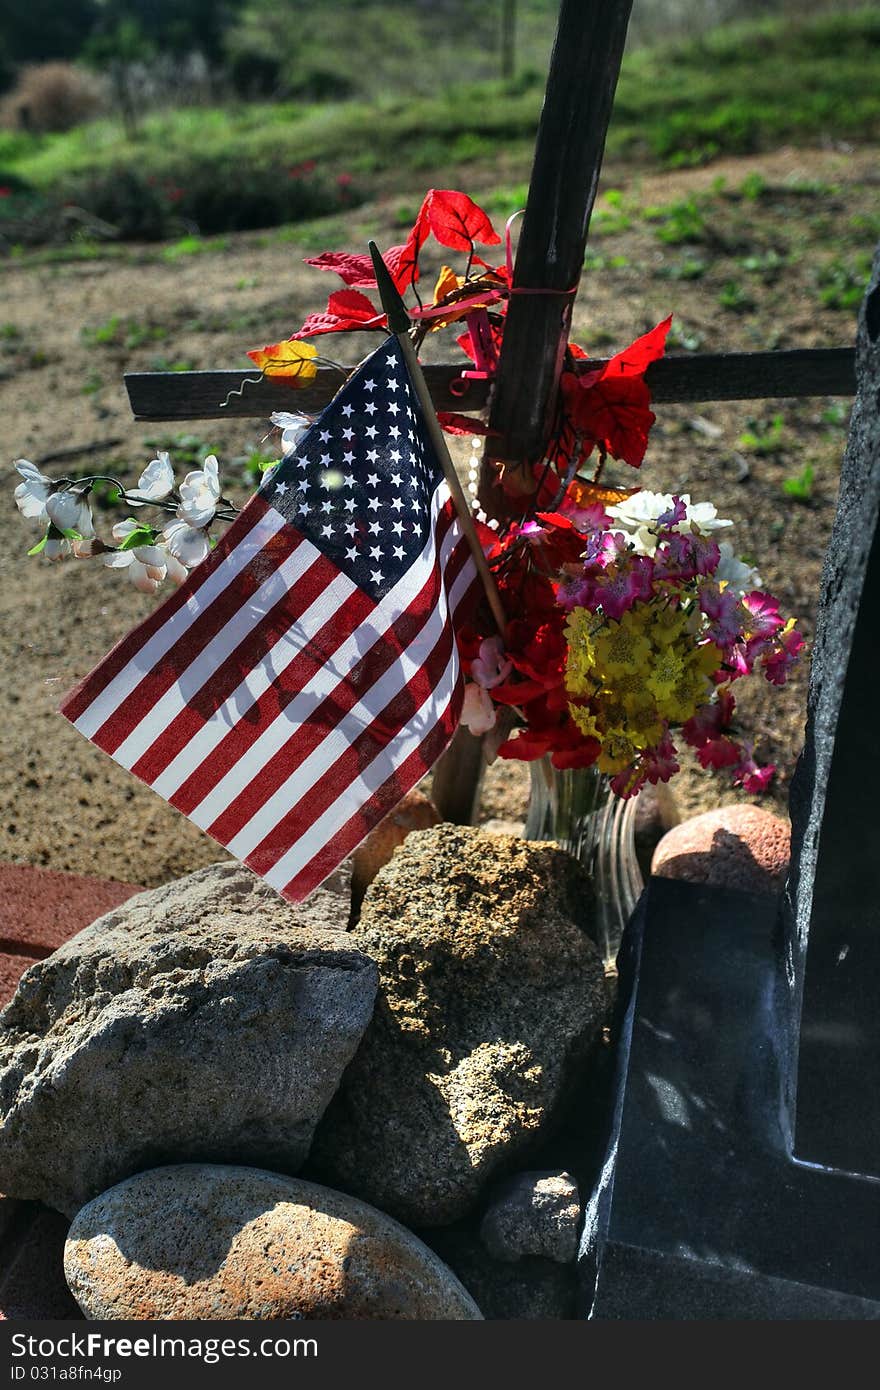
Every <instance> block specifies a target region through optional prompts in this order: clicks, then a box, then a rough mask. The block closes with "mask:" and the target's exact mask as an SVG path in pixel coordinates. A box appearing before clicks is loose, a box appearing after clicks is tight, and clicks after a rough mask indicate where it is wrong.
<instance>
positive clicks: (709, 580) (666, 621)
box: [16, 189, 804, 798]
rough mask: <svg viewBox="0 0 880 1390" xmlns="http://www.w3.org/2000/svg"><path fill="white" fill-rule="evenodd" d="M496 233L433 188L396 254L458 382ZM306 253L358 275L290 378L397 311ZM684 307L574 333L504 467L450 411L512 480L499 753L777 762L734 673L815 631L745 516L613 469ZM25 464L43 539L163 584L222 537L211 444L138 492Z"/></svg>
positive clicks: (480, 372) (497, 282) (485, 620)
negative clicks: (428, 288)
mask: <svg viewBox="0 0 880 1390" xmlns="http://www.w3.org/2000/svg"><path fill="white" fill-rule="evenodd" d="M429 238H433V239H434V241H436V242H437V243H439V245H440V246H442V247H444V248H446V249H448V250H451V251H454V252H456V253H459V254H463V255H464V256H465V257H466V263H465V266H464V270H463V273H457V272H456V271H454V270H453V269H452V268H450V267H449V266H447V265H443V266H442V268H441V270H440V273H439V276H438V278H437V280H436V283H435V286H434V290H433V293H432V295H431V299H430V303H426V302H425V300H426V298H427V296H424V295H423V294H422V293H421V290H420V274H421V272H420V264H419V261H420V253H421V251H422V248H423V247H424V245H425V244H426V242H427V241H428V240H429ZM501 240H502V238H501V237H500V236H499V235H498V233H497V232H496V231H495V229H494V227H493V225H492V222H491V219H490V218H489V217H488V215H487V214H486V212H485V211H484V210H483V209H482V208H480V207H479V206H478V205H477V204H476V203H474V202H473V200H472V199H471V198H469V197H468V195H467V194H465V193H461V192H456V191H453V190H437V189H432V190H430V191H429V193H428V194H427V195H426V197H425V199H424V201H423V203H422V206H421V208H420V210H419V214H418V216H417V218H416V221H415V224H414V226H413V228H412V230H411V231H410V233H409V235H408V237H407V239H406V241H405V242H404V243H402V244H401V245H398V246H395V247H392V248H391V249H390V250H389V251H387V252H386V253H385V255H384V257H383V259H384V261H385V264H386V266H387V267H388V269H389V271H390V273H391V276H392V279H393V281H394V284H395V286H396V288H397V290H398V292H399V293H400V294H401V295H404V296H408V297H409V300H410V301H411V302H410V304H409V306H408V311H409V315H410V320H411V324H412V328H411V335H412V337H413V339H414V341H415V343H416V345H417V346H418V345H419V344H421V343H422V342H423V341H424V339H425V337H426V336H427V335H428V334H429V333H434V332H437V331H440V330H442V329H445V328H448V327H449V326H451V325H455V326H456V327H460V328H461V329H462V330H463V331H461V332H460V333H459V335H458V336H457V338H456V341H457V343H458V346H459V347H460V348H461V349H462V350H463V352H464V354H465V356H466V358H467V359H468V362H467V365H466V366H464V367H463V369H462V373H461V390H462V393H463V398H464V393H466V390H467V386H468V383H469V381H471V380H473V379H481V380H484V381H488V382H490V383H491V381H492V378H493V377H494V374H495V372H496V369H497V365H498V360H499V354H500V351H501V347H502V343H503V337H504V325H505V316H506V312H507V307H508V304H509V302H510V297H511V295H512V294H515V293H516V292H517V291H516V288H515V287H514V285H513V257H512V252H511V245H510V224H508V228H507V235H506V257H505V259H504V261H503V263H502V264H500V265H492V264H491V263H489V262H487V261H486V260H484V259H483V258H482V257H481V256H480V255H478V253H477V246H478V245H479V246H484V247H491V246H497V245H499V244H501ZM308 263H309V264H311V265H314V266H316V267H317V268H318V269H320V270H323V271H328V272H332V273H334V274H336V275H338V276H339V277H340V279H341V280H342V282H343V288H342V289H337V290H336V291H335V292H334V293H332V294H331V295H330V298H329V301H328V305H327V308H326V310H325V311H324V312H322V313H318V314H312V315H310V316H309V317H308V318H307V319H306V321H305V322H304V323H303V325H302V327H301V328H300V329H299V330H298V332H297V333H295V334H294V335H293V336H292V337H291V338H290V339H288V340H285V341H284V342H281V343H276V344H272V345H270V346H267V347H264V348H261V349H254V350H253V351H251V352H250V353H249V354H248V355H249V356H250V357H251V359H252V360H253V361H254V362H255V363H256V365H257V366H258V367H259V368H260V369H261V371H262V372H263V373H264V374H265V375H269V376H273V377H277V378H280V379H284V380H287V381H288V382H289V383H290V384H291V385H292V386H297V385H303V384H305V383H307V382H309V381H311V380H312V379H313V378H314V376H315V374H316V372H317V368H318V365H319V364H320V362H321V360H322V359H321V358H320V357H319V355H318V351H317V348H316V347H315V344H314V342H313V339H315V338H317V337H320V336H322V335H327V334H331V333H335V332H341V331H349V330H352V329H366V330H371V331H374V332H379V333H387V331H388V326H387V319H386V317H385V314H384V313H383V311H382V310H381V308H380V307H379V306H377V305H376V304H375V303H374V302H373V300H371V299H370V298H369V296H368V294H366V293H365V291H367V290H370V289H375V288H376V280H375V277H374V272H373V267H372V264H371V261H370V258H369V257H368V256H364V255H349V254H347V253H339V252H325V253H323V254H322V255H320V256H317V257H314V258H311V259H310V260H309V262H308ZM670 322H671V319H666V320H665V321H664V322H662V323H660V324H658V325H657V326H656V328H654V329H652V330H651V331H650V332H648V333H646V334H644V335H643V336H642V337H640V338H638V339H636V341H635V342H634V343H633V344H631V345H630V346H629V347H628V348H627V349H625V350H624V351H623V352H619V353H617V354H616V355H615V356H614V357H612V358H611V359H610V360H609V361H608V362H606V363H604V364H601V365H597V364H594V363H590V362H589V361H588V360H587V357H586V353H585V352H584V350H583V349H582V348H580V347H579V346H578V345H577V344H575V343H569V344H568V346H567V351H566V357H565V364H564V370H563V372H562V377H561V382H560V391H559V398H558V406H557V414H556V420H555V422H554V425H553V428H552V430H551V434H550V438H549V439H548V440H547V442H546V447H545V450H544V453H543V456H542V457H541V458H540V459H539V460H522V461H518V462H516V463H515V464H514V465H511V463H510V461H509V460H507V461H505V462H504V463H502V462H500V461H499V462H498V463H497V464H495V465H493V463H492V457H491V456H492V448H493V437H492V435H491V434H490V431H489V428H488V426H487V425H486V423H485V422H484V421H483V420H482V419H481V418H478V417H475V416H468V415H463V414H458V413H449V412H440V413H439V418H440V421H441V424H442V425H443V427H444V428H445V429H446V430H448V431H449V432H450V433H452V434H466V435H478V436H482V437H485V438H486V446H487V451H488V454H489V456H490V457H489V461H490V465H491V466H492V467H493V470H494V472H493V476H494V481H495V486H496V487H497V488H498V489H499V490H500V492H501V494H502V499H501V500H502V505H501V506H500V507H499V508H497V510H498V511H499V512H500V513H501V514H503V516H504V517H505V520H504V521H503V522H502V523H501V524H499V523H498V522H497V521H492V522H488V518H487V517H486V516H485V514H484V513H482V512H480V511H479V510H478V513H477V515H478V519H479V521H480V522H481V523H482V525H481V531H480V534H481V538H482V541H483V543H484V549H485V551H486V554H487V556H488V559H489V563H490V566H491V568H492V570H493V572H494V576H495V579H496V582H497V585H498V589H499V592H500V596H501V601H502V606H503V608H504V611H505V613H506V615H507V621H506V623H505V625H504V630H503V631H500V632H499V631H498V630H497V625H495V624H494V623H493V622H492V620H491V618H490V615H489V612H488V609H486V610H485V611H484V607H483V606H480V607H478V608H477V610H476V611H475V612H474V613H473V614H472V615H471V617H470V621H469V622H468V623H467V624H465V625H464V626H462V627H460V629H459V632H458V644H459V651H460V656H461V661H462V665H463V668H464V672H465V675H466V678H467V683H466V688H465V703H464V712H463V720H464V722H465V723H466V724H467V725H468V726H469V727H470V728H471V729H472V730H473V731H474V732H476V733H480V732H486V731H488V730H489V729H491V728H493V727H494V726H495V725H496V719H497V713H498V710H499V709H500V708H505V709H507V710H508V711H511V712H512V716H511V715H509V716H508V722H509V719H510V718H511V717H512V718H513V719H515V721H516V727H515V728H514V729H513V731H512V732H511V733H510V735H509V737H506V738H505V739H504V741H503V742H502V743H501V744H500V747H499V750H498V751H499V753H500V755H501V756H502V757H507V758H520V759H524V760H533V759H537V758H540V757H544V756H549V758H550V759H551V761H552V762H553V764H554V765H555V766H556V767H558V768H567V767H588V766H592V765H595V766H596V767H597V768H598V770H599V771H600V772H601V773H603V774H607V775H608V777H609V779H610V786H611V788H612V790H613V791H614V792H615V793H616V794H617V795H618V796H620V797H623V798H627V797H631V796H633V795H634V794H635V793H637V792H638V791H639V790H640V788H641V787H642V786H643V785H644V784H645V782H646V781H647V782H653V783H656V782H658V781H666V780H668V779H669V777H670V776H672V775H673V774H674V773H675V772H676V771H678V768H679V764H678V761H677V750H676V742H675V740H674V738H673V733H675V737H676V738H679V739H680V740H683V741H684V743H685V744H687V745H689V746H690V747H691V748H693V749H695V750H696V755H697V758H698V759H699V761H700V763H701V764H702V766H703V767H706V768H724V769H727V770H728V771H729V772H730V773H731V774H732V777H733V781H734V783H735V784H737V785H741V786H742V787H743V788H744V789H745V790H746V791H749V792H757V791H761V790H763V789H764V787H765V786H766V785H767V782H768V781H769V779H770V777H771V776H772V774H773V769H772V768H770V767H759V766H758V765H757V764H756V762H755V759H754V756H753V748H752V746H751V744H750V743H749V742H748V741H745V740H742V739H740V738H738V737H736V735H735V733H734V724H733V721H734V712H735V698H734V695H733V693H732V690H733V687H734V685H735V682H736V681H737V680H739V679H741V678H742V677H744V676H746V675H749V674H752V673H758V674H761V675H763V676H764V677H765V679H767V680H768V681H769V682H771V684H774V685H782V684H783V683H784V681H785V680H786V677H787V675H788V672H789V670H790V668H791V666H792V664H793V663H794V662H795V661H796V660H797V658H798V656H799V654H800V652H801V650H802V648H803V645H804V643H803V638H802V637H801V635H800V634H799V633H798V632H797V630H796V628H795V625H794V620H793V619H787V618H786V617H785V616H784V615H783V614H782V613H780V611H779V605H778V603H777V602H776V600H775V599H774V598H773V597H772V596H771V595H770V594H768V593H766V592H765V591H764V589H763V586H762V584H761V581H760V578H759V576H758V574H757V573H756V571H755V570H754V569H753V568H752V567H751V566H750V565H748V564H746V563H744V562H743V561H741V560H739V559H738V558H737V557H736V555H735V553H734V550H733V547H732V545H731V544H730V542H729V540H727V539H725V537H726V534H727V533H728V532H729V530H730V528H731V526H732V522H730V521H727V520H724V519H722V518H720V517H719V516H718V515H717V512H716V509H715V507H714V506H712V505H711V503H707V502H703V503H693V502H692V501H691V499H690V497H689V496H688V495H684V496H681V497H679V496H671V495H666V494H658V493H654V492H650V491H647V490H644V489H640V488H631V489H630V488H616V489H615V488H608V487H606V486H604V485H603V482H602V473H603V469H604V467H605V464H606V460H607V459H608V458H609V457H611V458H614V459H617V460H619V461H622V462H623V463H625V464H627V465H629V466H630V467H632V468H634V469H637V468H639V467H640V466H641V464H642V462H643V459H644V457H645V452H646V449H647V444H648V436H649V432H650V428H651V425H652V423H653V421H654V415H653V412H652V411H651V409H650V391H649V388H648V385H647V383H646V381H645V372H646V370H647V368H648V366H649V365H650V363H651V362H652V361H655V360H656V359H657V358H658V357H660V356H662V354H663V352H664V350H665V340H666V335H667V332H668V329H669V325H670ZM325 360H326V359H325ZM272 423H273V425H275V426H276V427H277V430H278V432H279V434H280V439H279V453H281V454H284V453H286V452H288V451H289V450H290V449H292V448H293V447H295V445H296V443H297V441H298V439H299V438H300V437H301V435H302V434H303V432H304V431H305V430H307V429H308V428H309V427H310V425H311V424H312V420H311V418H310V417H308V416H307V415H304V414H302V413H297V412H290V413H283V414H276V415H274V416H273V417H272ZM17 468H18V471H19V473H20V474H21V475H22V478H23V481H22V482H21V483H20V484H19V486H18V487H17V488H16V502H17V504H18V506H19V509H20V510H21V511H22V512H23V514H24V515H25V516H26V517H27V518H29V519H31V520H33V521H36V522H37V523H39V524H40V525H41V526H42V527H44V528H45V531H44V535H43V537H42V539H41V540H39V541H38V542H37V544H36V545H35V546H34V547H33V548H32V551H31V553H32V554H33V553H42V554H44V555H45V556H46V557H48V558H50V559H61V558H63V557H64V556H65V555H72V556H76V557H78V558H83V557H86V556H98V557H100V559H101V560H102V562H103V563H104V564H105V565H106V566H108V567H109V568H111V569H114V570H119V571H121V572H123V573H125V574H126V576H127V577H128V579H129V580H130V581H131V582H132V583H133V584H134V585H135V586H136V587H137V588H139V589H143V590H146V591H148V592H153V591H155V590H156V589H157V588H158V586H159V585H160V584H161V583H162V582H163V581H164V580H166V579H169V580H171V581H172V582H175V583H179V582H181V581H182V579H183V578H185V576H186V575H187V573H188V572H189V571H190V570H191V569H192V568H193V567H194V566H195V565H197V564H199V563H200V562H201V561H202V560H203V559H204V558H205V556H206V555H207V554H208V553H209V550H210V547H211V545H212V543H213V535H212V528H214V527H216V525H217V523H218V522H224V521H230V520H232V519H233V517H234V516H235V514H236V509H235V507H234V506H233V504H232V503H231V502H230V501H229V499H228V498H225V497H224V496H223V495H222V487H221V483H220V473H219V465H218V463H217V460H216V458H214V457H213V456H211V457H209V458H208V459H206V460H205V463H204V466H203V468H201V469H197V470H194V471H192V472H190V473H188V474H187V475H186V477H185V478H184V479H183V481H182V482H181V483H180V484H177V483H176V482H175V478H174V472H173V467H172V464H171V460H170V459H169V457H168V455H167V454H160V455H159V456H158V457H157V458H156V459H153V460H152V461H151V462H150V463H149V465H148V466H147V468H146V470H145V471H144V472H143V473H142V475H141V477H140V480H139V483H138V486H137V488H135V489H132V490H130V491H128V490H126V488H125V486H124V484H123V483H121V482H120V481H119V480H117V479H115V478H112V479H107V478H101V477H99V476H94V477H88V478H81V479H61V480H58V481H53V480H51V479H49V478H47V477H44V476H43V475H42V474H40V472H39V470H38V469H36V468H35V467H34V466H33V465H32V464H30V463H29V462H27V461H26V460H19V461H18V463H17ZM99 481H103V482H106V483H110V484H112V487H113V488H115V492H116V497H115V500H116V502H118V503H119V504H121V505H122V506H124V507H125V508H127V509H129V510H131V511H132V512H134V513H136V515H131V516H128V517H127V518H125V519H124V520H121V521H119V522H117V523H116V524H115V525H114V526H113V527H112V533H111V537H110V538H109V539H101V538H99V537H97V536H96V535H95V530H94V521H93V517H92V513H91V509H90V506H89V494H90V492H91V490H92V488H93V487H94V486H95V484H96V483H97V482H99ZM148 505H149V506H152V507H154V508H158V509H159V510H160V511H161V512H164V513H167V514H170V519H168V520H167V521H166V522H165V524H164V526H154V525H152V524H151V523H149V522H147V521H145V520H143V511H142V509H143V508H144V507H146V506H148ZM487 522H488V524H487Z"/></svg>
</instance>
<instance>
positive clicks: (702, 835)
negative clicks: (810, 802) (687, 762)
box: [651, 805, 791, 893]
mask: <svg viewBox="0 0 880 1390" xmlns="http://www.w3.org/2000/svg"><path fill="white" fill-rule="evenodd" d="M790 853H791V830H790V827H789V825H788V822H787V821H784V820H781V819H780V818H779V816H774V815H773V813H772V812H771V811H765V810H764V809H763V808H762V807H760V806H749V805H740V806H721V807H719V808H718V810H717V811H705V812H704V813H703V814H702V815H701V816H692V817H691V818H690V819H689V820H686V821H683V822H682V823H681V825H677V826H675V827H674V828H673V829H672V830H669V831H667V833H666V834H665V835H664V836H663V839H662V840H661V841H660V843H659V845H658V846H657V848H656V849H655V851H654V857H653V859H652V861H651V873H652V874H656V875H658V877H660V878H683V879H687V880H688V881H689V882H691V883H711V884H714V885H716V886H717V887H719V888H740V889H742V890H743V891H745V892H748V893H778V892H779V891H780V890H781V888H782V885H783V884H784V882H785V876H786V874H787V872H788V861H789V857H790Z"/></svg>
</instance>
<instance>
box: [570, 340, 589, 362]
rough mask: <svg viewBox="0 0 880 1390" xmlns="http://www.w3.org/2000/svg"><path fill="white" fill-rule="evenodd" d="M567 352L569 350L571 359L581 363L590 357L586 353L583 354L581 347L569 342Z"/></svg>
mask: <svg viewBox="0 0 880 1390" xmlns="http://www.w3.org/2000/svg"><path fill="white" fill-rule="evenodd" d="M568 350H569V352H570V353H571V355H572V357H575V358H578V359H579V360H581V361H586V359H587V358H588V357H589V355H590V354H589V353H588V352H584V350H583V348H582V347H581V345H580V343H572V342H569V344H568Z"/></svg>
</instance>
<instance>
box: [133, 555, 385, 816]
mask: <svg viewBox="0 0 880 1390" xmlns="http://www.w3.org/2000/svg"><path fill="white" fill-rule="evenodd" d="M356 588H357V585H356V584H354V583H353V582H352V581H351V580H350V579H349V578H348V576H347V575H345V574H341V573H340V574H338V575H337V576H336V578H335V579H334V580H333V582H332V583H331V584H330V585H328V587H327V588H326V589H324V590H323V592H322V593H320V594H319V595H318V597H317V598H316V599H315V601H314V603H312V604H310V605H309V607H308V608H307V609H306V611H305V612H304V613H303V614H302V616H301V617H299V618H298V619H297V620H296V623H295V625H294V626H292V627H291V628H290V629H289V632H288V633H286V634H285V635H284V636H283V637H281V638H280V639H279V640H278V641H277V642H276V643H275V644H274V646H272V647H271V648H270V649H269V651H267V652H266V654H265V656H264V657H263V658H262V659H261V660H260V662H259V664H258V665H257V666H255V667H254V668H253V670H251V671H248V673H247V675H246V676H245V678H244V680H243V681H242V682H241V683H240V685H238V686H237V687H236V689H235V690H233V692H232V694H231V695H230V696H229V697H228V699H226V700H224V702H223V704H222V705H220V706H219V707H218V708H217V709H216V710H215V712H214V713H213V714H212V715H211V718H210V719H208V720H207V721H206V722H205V723H204V724H203V725H202V727H201V728H200V729H199V731H198V733H196V734H194V735H193V736H192V738H191V739H190V740H189V741H188V743H186V744H185V746H184V747H183V748H181V750H180V752H179V753H178V754H177V755H176V757H174V758H172V760H171V762H170V763H169V764H168V766H167V767H166V768H165V769H164V770H163V771H162V772H160V773H159V775H158V776H157V777H156V779H155V781H153V782H151V783H150V785H151V786H152V788H153V790H154V791H157V792H158V793H159V795H160V796H164V797H165V800H166V801H168V800H169V799H170V798H171V797H172V796H173V795H174V793H175V792H176V791H177V789H178V788H179V787H181V786H182V785H183V783H184V782H185V781H186V780H187V778H188V777H189V776H191V774H192V773H193V772H195V771H196V770H197V769H198V768H199V767H201V766H202V764H203V763H204V762H206V761H207V759H208V758H210V757H211V755H212V754H213V753H214V751H215V749H216V748H217V747H218V746H219V744H220V743H221V742H222V741H223V739H224V738H225V737H226V735H227V734H228V733H229V731H230V729H232V728H233V727H234V726H235V725H236V724H237V723H238V722H239V721H240V720H241V719H243V718H246V717H247V713H248V711H249V710H250V709H251V707H252V706H253V705H255V704H256V703H257V701H258V700H260V699H261V698H262V697H263V695H265V693H266V691H267V690H268V689H269V688H270V686H272V685H273V684H274V682H275V681H276V680H278V678H279V676H280V675H281V674H282V673H283V672H284V671H285V670H286V669H287V667H288V666H289V665H290V663H291V662H292V661H294V660H295V659H296V657H298V656H299V655H300V653H301V652H302V651H303V650H304V648H305V647H307V646H308V644H309V643H310V642H311V641H312V640H313V638H314V637H315V635H316V634H317V633H318V632H320V630H321V628H322V627H323V626H324V624H325V623H326V622H328V621H329V619H330V617H331V616H332V614H333V613H335V612H336V610H337V609H338V608H340V607H341V606H342V604H343V603H344V602H345V601H346V599H347V598H348V597H349V596H350V595H351V594H352V593H353V592H354V590H355V589H356Z"/></svg>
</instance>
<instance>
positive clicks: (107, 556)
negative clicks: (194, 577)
mask: <svg viewBox="0 0 880 1390" xmlns="http://www.w3.org/2000/svg"><path fill="white" fill-rule="evenodd" d="M139 529H140V527H139V525H138V523H137V522H136V521H135V520H134V519H133V517H128V518H127V520H125V521H117V522H116V525H115V526H114V527H113V539H114V540H115V541H118V542H119V543H120V544H121V543H122V542H123V541H126V540H127V539H128V537H129V536H130V535H131V534H132V533H133V532H134V531H138V530H139ZM101 558H102V560H103V562H104V564H105V565H106V566H107V568H108V569H114V570H122V571H124V573H125V575H126V577H127V578H128V580H129V582H130V583H132V584H133V585H134V587H135V588H136V589H140V591H141V593H144V594H154V593H155V592H156V590H157V589H158V587H159V585H160V584H161V583H162V580H163V579H164V578H165V575H166V574H167V572H168V569H167V565H166V563H165V558H166V557H165V554H164V551H163V550H162V549H161V548H160V547H159V546H157V545H136V546H133V547H132V549H131V550H108V551H106V552H105V553H104V555H102V557H101Z"/></svg>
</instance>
